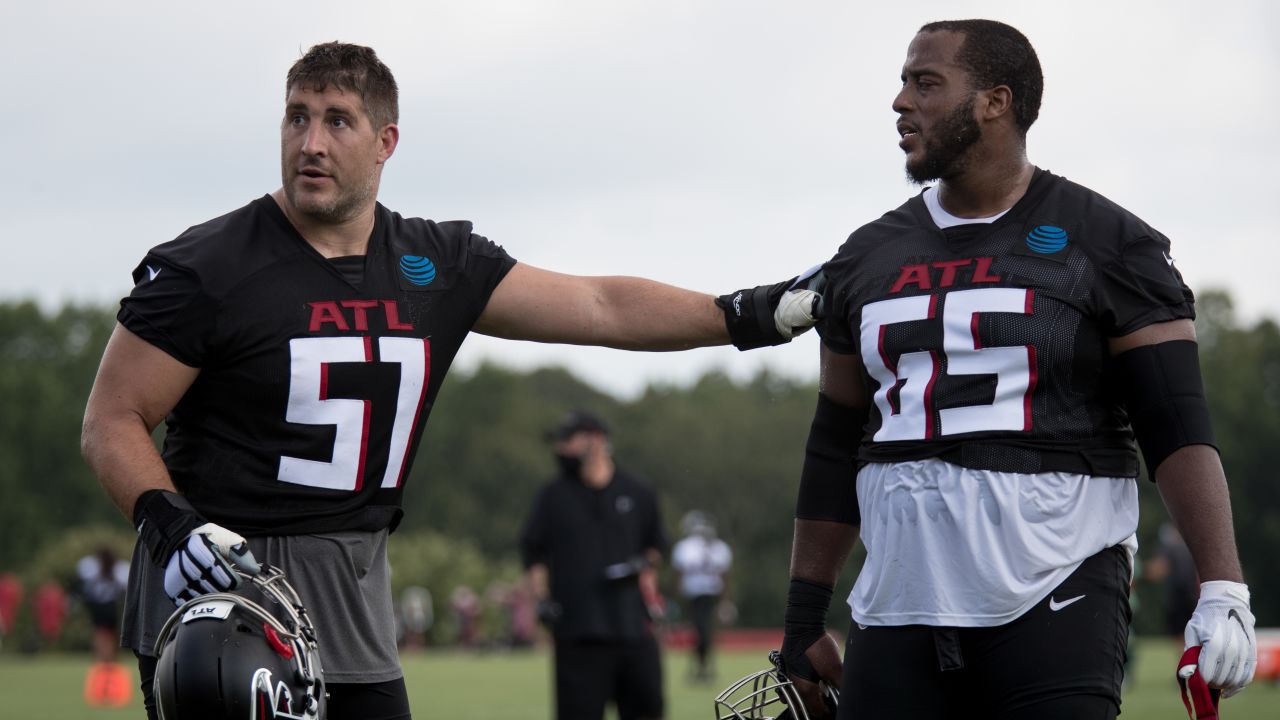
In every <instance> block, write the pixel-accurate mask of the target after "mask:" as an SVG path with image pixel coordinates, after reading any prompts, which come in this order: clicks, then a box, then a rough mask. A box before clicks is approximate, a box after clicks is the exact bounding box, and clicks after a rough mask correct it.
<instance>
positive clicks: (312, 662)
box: [155, 565, 325, 720]
mask: <svg viewBox="0 0 1280 720" xmlns="http://www.w3.org/2000/svg"><path fill="white" fill-rule="evenodd" d="M240 578H241V580H244V581H246V582H241V583H240V585H239V587H237V589H236V590H235V592H228V593H209V594H207V595H201V596H199V597H197V598H194V599H192V600H189V601H187V602H186V603H184V604H183V605H182V607H180V608H178V609H177V610H176V611H174V613H173V614H172V615H170V616H169V619H168V621H167V622H165V624H164V628H163V629H162V630H161V631H160V639H159V640H158V641H157V642H156V656H157V657H158V658H159V661H158V663H157V666H156V679H155V697H156V705H157V709H158V710H159V715H160V718H161V720H324V718H325V692H324V675H323V672H322V671H321V669H320V653H319V649H318V648H317V645H316V634H315V629H314V628H313V627H312V625H311V620H310V618H309V617H307V611H306V608H304V607H303V606H302V601H301V600H300V599H299V598H298V593H297V592H296V591H294V589H293V587H292V586H291V585H289V583H288V582H287V581H286V580H285V578H284V575H283V574H282V573H281V572H280V571H279V570H278V569H276V568H273V567H270V566H267V565H264V566H263V568H262V572H261V573H260V574H258V575H245V574H243V573H242V574H241V576H240Z"/></svg>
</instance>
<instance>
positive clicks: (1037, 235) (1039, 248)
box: [1025, 225, 1067, 255]
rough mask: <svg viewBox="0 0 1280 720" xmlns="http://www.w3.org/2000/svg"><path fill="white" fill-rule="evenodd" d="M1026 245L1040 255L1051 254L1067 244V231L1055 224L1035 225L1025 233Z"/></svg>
mask: <svg viewBox="0 0 1280 720" xmlns="http://www.w3.org/2000/svg"><path fill="white" fill-rule="evenodd" d="M1025 242H1026V243H1027V247H1029V248H1031V251H1032V252H1036V253H1040V254H1041V255H1052V254H1054V253H1056V252H1059V251H1061V250H1062V249H1063V248H1065V247H1066V246H1067V231H1066V230H1063V229H1062V228H1060V227H1058V226H1056V225H1037V226H1035V227H1033V228H1031V232H1029V233H1027V237H1026V241H1025Z"/></svg>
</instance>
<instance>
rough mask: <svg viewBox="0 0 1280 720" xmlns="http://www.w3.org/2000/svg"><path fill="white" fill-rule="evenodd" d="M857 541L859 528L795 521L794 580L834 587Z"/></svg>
mask: <svg viewBox="0 0 1280 720" xmlns="http://www.w3.org/2000/svg"><path fill="white" fill-rule="evenodd" d="M857 540H858V526H857V525H849V524H847V523H841V522H831V521H827V520H796V521H795V531H794V536H793V538H792V541H791V577H792V578H800V579H802V580H808V581H810V582H814V583H817V584H819V585H824V586H826V587H835V584H836V581H837V580H838V579H839V578H840V571H841V570H843V569H844V565H845V562H846V561H848V559H849V553H850V552H851V551H852V550H853V544H854V543H855V542H857Z"/></svg>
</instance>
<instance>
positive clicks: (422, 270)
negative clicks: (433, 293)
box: [400, 255, 436, 287]
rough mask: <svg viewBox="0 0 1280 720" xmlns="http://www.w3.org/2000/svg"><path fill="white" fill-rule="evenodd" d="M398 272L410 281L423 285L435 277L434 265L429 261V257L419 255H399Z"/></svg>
mask: <svg viewBox="0 0 1280 720" xmlns="http://www.w3.org/2000/svg"><path fill="white" fill-rule="evenodd" d="M400 274H401V275H403V276H404V279H405V280H408V281H409V282H410V283H412V284H414V285H416V286H418V287H424V286H426V285H430V284H431V281H433V280H435V279H436V266H435V263H433V262H431V258H426V257H422V256H421V255H401V256H400Z"/></svg>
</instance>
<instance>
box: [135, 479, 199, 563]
mask: <svg viewBox="0 0 1280 720" xmlns="http://www.w3.org/2000/svg"><path fill="white" fill-rule="evenodd" d="M133 522H134V525H135V526H136V528H137V530H138V538H139V539H140V541H141V542H142V544H143V545H144V546H146V548H147V551H148V552H149V553H150V554H151V561H152V562H154V563H155V564H156V565H157V566H159V567H164V566H165V565H166V564H167V563H168V562H169V558H170V556H172V555H173V553H174V551H176V550H177V549H178V547H179V546H180V545H182V543H184V542H186V539H187V536H189V535H190V534H191V531H192V530H195V529H196V528H198V527H200V526H201V525H203V524H205V519H204V518H203V517H201V515H200V513H198V512H196V509H195V508H193V507H192V506H191V503H190V502H188V501H187V499H186V498H185V497H183V496H181V495H179V494H178V493H175V492H169V491H168V490H159V489H154V490H148V491H146V492H144V493H142V494H141V495H139V496H138V500H137V502H135V503H134V504H133Z"/></svg>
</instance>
